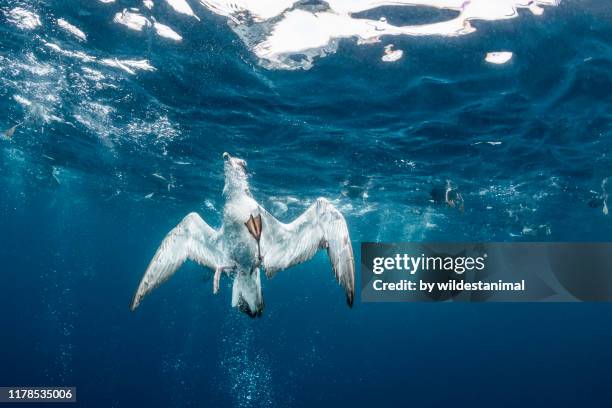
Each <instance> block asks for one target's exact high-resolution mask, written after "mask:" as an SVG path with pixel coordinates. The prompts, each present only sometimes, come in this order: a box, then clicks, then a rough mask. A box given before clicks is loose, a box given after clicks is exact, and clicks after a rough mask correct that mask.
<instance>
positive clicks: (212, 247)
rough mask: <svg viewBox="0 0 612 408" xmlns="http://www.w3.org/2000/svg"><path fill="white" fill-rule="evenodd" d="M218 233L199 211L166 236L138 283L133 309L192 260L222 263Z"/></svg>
mask: <svg viewBox="0 0 612 408" xmlns="http://www.w3.org/2000/svg"><path fill="white" fill-rule="evenodd" d="M219 235H220V234H219V232H218V231H215V230H214V229H212V228H211V227H210V226H209V225H208V224H207V223H206V222H205V221H204V220H203V219H202V218H201V217H200V216H199V215H198V214H196V213H190V214H189V215H187V216H186V217H185V218H183V220H182V221H181V222H180V223H179V224H178V225H177V226H176V227H174V228H173V229H172V231H170V232H169V233H168V235H166V238H164V240H163V241H162V243H161V245H160V247H159V249H158V250H157V252H156V253H155V255H154V256H153V259H152V260H151V263H149V266H148V268H147V270H146V272H145V274H144V276H143V277H142V280H141V281H140V285H138V290H136V294H135V295H134V300H133V302H132V307H131V308H132V310H134V309H136V308H137V307H138V305H139V304H140V302H141V300H142V298H143V297H145V296H146V295H147V294H148V293H149V292H151V291H152V290H153V289H155V288H156V287H158V286H159V285H161V284H162V283H164V282H165V281H167V280H168V279H169V278H170V277H171V276H172V275H174V273H175V272H176V270H177V269H178V268H179V267H180V266H181V265H182V264H183V263H184V262H185V261H186V260H187V259H190V260H192V261H195V262H197V263H199V264H200V265H202V266H206V267H208V268H211V269H216V268H217V267H219V266H220V265H221V264H222V262H223V254H222V252H221V250H220V249H219V248H218V247H217V241H218V238H219Z"/></svg>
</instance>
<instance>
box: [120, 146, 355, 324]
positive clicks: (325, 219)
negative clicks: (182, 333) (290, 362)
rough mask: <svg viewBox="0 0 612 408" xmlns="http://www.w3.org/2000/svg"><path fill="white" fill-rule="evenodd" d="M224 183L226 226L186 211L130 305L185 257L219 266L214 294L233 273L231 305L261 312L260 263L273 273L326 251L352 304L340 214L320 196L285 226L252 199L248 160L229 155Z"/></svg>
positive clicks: (351, 265) (351, 267) (349, 259)
mask: <svg viewBox="0 0 612 408" xmlns="http://www.w3.org/2000/svg"><path fill="white" fill-rule="evenodd" d="M223 160H224V173H225V186H224V187H223V195H224V197H225V206H224V208H223V225H222V226H221V228H220V229H218V230H215V229H213V228H211V227H210V226H209V225H208V224H207V223H206V222H205V221H204V220H203V219H202V218H201V217H200V216H199V215H198V214H197V213H195V212H192V213H190V214H188V215H187V216H186V217H185V218H184V219H183V220H182V221H181V222H180V223H179V224H178V225H177V226H176V227H175V228H174V229H172V231H170V232H169V233H168V235H167V236H166V238H164V240H163V241H162V243H161V245H160V247H159V249H158V250H157V252H156V253H155V255H154V256H153V259H152V260H151V263H150V264H149V266H148V268H147V270H146V272H145V273H144V276H143V277H142V280H141V281H140V285H139V286H138V289H137V290H136V294H135V295H134V300H133V302H132V306H131V309H132V310H134V309H136V308H137V307H138V305H140V302H141V301H142V299H143V298H144V297H145V296H146V295H147V294H149V293H150V292H151V291H152V290H153V289H155V288H157V287H158V286H159V285H161V284H162V283H163V282H165V281H166V280H168V279H169V278H170V277H171V276H172V275H174V273H175V272H176V271H177V270H178V269H179V267H180V266H181V265H182V264H183V263H184V262H185V261H186V260H187V259H190V260H192V261H195V262H197V263H198V264H200V265H202V266H205V267H207V268H210V269H212V270H214V279H213V293H217V292H218V290H219V281H220V279H221V274H222V273H226V274H227V275H228V276H233V278H234V283H233V287H232V306H233V307H238V308H239V309H240V310H241V311H242V312H244V313H246V314H248V315H249V316H251V317H255V316H260V315H261V313H262V311H263V308H264V301H263V296H262V291H261V280H260V269H261V268H263V269H264V271H265V274H266V276H267V277H268V278H271V277H273V276H274V275H275V274H276V273H278V272H280V271H282V270H284V269H287V268H290V267H292V266H294V265H297V264H299V263H302V262H305V261H307V260H309V259H311V258H312V257H313V256H314V255H315V253H316V252H317V251H318V250H319V249H326V250H327V254H328V255H329V260H330V262H331V265H332V269H333V271H334V273H335V276H336V279H337V281H338V282H339V283H340V285H342V287H343V288H344V290H345V293H346V302H347V304H348V305H349V307H351V306H352V305H353V298H354V294H355V260H354V256H353V248H352V246H351V239H350V237H349V232H348V227H347V224H346V221H345V219H344V217H343V216H342V214H341V213H340V212H339V211H338V210H337V209H336V208H335V207H334V206H333V205H332V204H331V203H330V202H329V201H328V200H326V199H325V198H318V199H317V200H316V201H315V202H314V203H313V204H312V205H311V206H310V207H309V208H308V209H307V210H306V211H305V212H304V213H303V214H302V215H300V216H299V217H298V218H297V219H295V221H293V222H291V223H289V224H284V223H282V222H280V221H279V220H277V219H276V218H275V217H274V216H272V215H271V214H270V213H269V212H268V211H266V210H265V209H264V208H263V207H262V206H261V205H260V204H258V203H257V201H255V200H254V199H253V196H252V194H251V192H250V190H249V184H248V179H247V165H246V162H245V161H244V160H242V159H239V158H236V157H232V156H230V155H229V154H228V153H223Z"/></svg>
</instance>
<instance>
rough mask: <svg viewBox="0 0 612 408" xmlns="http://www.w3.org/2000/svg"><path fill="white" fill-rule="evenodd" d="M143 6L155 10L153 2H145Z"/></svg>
mask: <svg viewBox="0 0 612 408" xmlns="http://www.w3.org/2000/svg"><path fill="white" fill-rule="evenodd" d="M142 5H143V6H145V7H146V8H148V9H149V10H151V9H153V0H143V2H142Z"/></svg>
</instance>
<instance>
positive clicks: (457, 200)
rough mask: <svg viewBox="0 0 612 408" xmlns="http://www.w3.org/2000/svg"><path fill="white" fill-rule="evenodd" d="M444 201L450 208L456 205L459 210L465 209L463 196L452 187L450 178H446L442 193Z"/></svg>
mask: <svg viewBox="0 0 612 408" xmlns="http://www.w3.org/2000/svg"><path fill="white" fill-rule="evenodd" d="M444 201H445V202H446V204H447V205H448V206H449V207H451V208H455V207H458V208H459V211H461V212H463V211H465V206H464V201H463V196H462V195H461V193H460V192H459V191H458V190H457V189H456V188H454V187H453V185H452V183H451V181H450V180H446V193H445V194H444Z"/></svg>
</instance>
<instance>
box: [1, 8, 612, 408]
mask: <svg viewBox="0 0 612 408" xmlns="http://www.w3.org/2000/svg"><path fill="white" fill-rule="evenodd" d="M241 1H242V3H241V2H234V3H231V2H227V3H226V2H223V1H221V0H219V1H202V2H199V1H195V0H194V1H191V0H189V1H187V2H184V1H177V0H171V1H162V0H154V1H146V2H139V1H120V0H117V1H94V0H91V1H81V2H79V1H48V0H47V1H8V0H0V129H2V130H3V131H5V130H6V132H3V136H2V137H0V232H1V234H2V238H0V244H1V245H0V256H1V257H2V259H3V262H2V267H1V268H0V269H1V270H2V273H1V274H0V275H1V276H0V287H2V292H1V295H0V306H2V307H3V309H2V310H4V311H5V313H4V315H3V325H4V328H3V329H2V332H3V335H2V339H1V340H0V341H1V342H2V343H3V346H2V350H3V351H2V352H1V353H2V356H3V360H5V361H8V364H5V363H3V366H2V367H0V385H76V386H77V387H79V401H80V403H81V404H82V405H83V406H88V407H90V406H91V407H93V406H101V407H110V406H116V407H128V406H176V407H178V406H231V405H235V406H236V405H237V406H279V407H280V406H313V405H315V404H327V405H341V406H344V405H348V404H351V405H356V406H358V405H360V404H366V403H368V404H373V403H375V402H376V401H380V399H382V400H383V401H386V402H388V403H389V404H392V405H394V406H397V404H399V403H400V402H403V403H405V404H406V405H407V404H408V403H410V404H414V405H415V406H424V405H425V406H440V405H442V404H452V403H457V402H458V401H463V400H464V398H466V397H468V398H470V399H471V400H472V402H471V403H472V404H473V405H479V404H484V406H491V405H490V404H486V403H485V402H486V401H487V399H486V398H493V397H495V396H498V395H500V394H504V395H505V397H504V398H505V399H504V401H506V402H507V403H508V405H516V406H518V405H519V404H521V403H526V402H530V401H531V402H537V403H539V405H550V404H553V405H559V404H570V405H572V404H574V405H575V404H584V403H586V402H593V400H592V399H593V398H594V396H596V395H597V396H604V395H606V396H607V397H608V399H609V397H611V395H610V393H609V391H608V390H607V388H606V387H605V384H604V382H601V381H598V380H597V378H600V377H602V376H605V375H606V374H607V373H606V370H607V369H606V368H605V367H607V366H609V362H610V361H611V360H612V354H611V353H610V352H609V351H608V350H609V347H608V344H609V342H610V339H611V337H612V329H611V328H610V325H609V324H608V323H607V322H608V321H609V314H610V312H612V309H610V307H609V306H608V305H593V304H584V305H529V304H524V305H457V304H447V305H419V304H406V305H372V304H361V303H359V302H357V304H356V306H355V308H354V309H353V310H349V309H348V308H346V306H345V304H344V299H343V295H342V291H341V289H340V288H339V287H337V285H336V284H335V282H334V280H333V275H332V273H331V271H330V270H329V266H328V264H327V262H326V259H325V257H324V256H323V255H318V256H317V257H316V258H315V259H314V260H313V261H311V262H310V263H307V264H303V265H301V266H299V267H296V268H294V269H292V270H291V271H288V272H286V273H284V274H280V275H279V276H278V277H277V278H275V279H274V280H270V281H266V282H264V296H265V300H266V310H265V312H264V317H263V318H261V319H257V320H250V319H248V318H247V317H245V316H243V315H241V314H239V313H238V312H237V311H236V310H233V309H231V307H230V293H231V286H230V282H229V280H224V281H222V288H221V293H220V294H219V295H217V296H213V295H212V281H211V279H210V273H209V271H206V270H203V269H201V268H198V267H196V266H195V265H187V266H185V267H184V268H183V269H182V270H181V271H180V272H179V273H177V275H176V276H175V277H174V278H173V279H172V280H171V281H169V282H168V283H166V284H165V285H164V286H163V287H161V288H160V289H158V290H157V291H156V292H155V293H154V294H152V295H151V296H150V297H149V298H147V300H146V301H145V302H144V303H143V305H142V307H141V308H140V309H139V310H138V311H137V312H136V313H134V314H131V313H130V312H129V309H128V305H129V302H130V300H131V295H132V293H133V290H134V289H135V287H136V285H137V283H138V281H139V279H140V277H141V274H142V272H143V270H144V268H145V267H146V265H147V263H148V261H149V260H150V258H151V256H152V255H153V253H154V251H155V249H156V248H157V245H158V244H159V241H160V240H161V238H162V237H163V236H164V235H165V233H166V232H167V231H168V230H169V229H170V228H172V227H173V226H174V225H175V224H176V223H177V222H178V221H179V220H180V219H181V218H182V217H183V216H184V215H185V214H187V213H188V212H190V211H197V212H199V213H200V214H201V215H202V217H203V218H204V219H206V220H207V222H208V223H209V224H211V225H212V226H214V227H218V226H219V225H220V222H221V215H220V210H221V209H222V207H223V200H222V196H221V191H222V188H223V174H222V159H221V155H222V153H223V152H224V151H228V152H230V153H232V154H234V155H237V156H239V157H242V158H244V159H246V160H247V161H248V165H249V170H250V172H251V179H250V182H251V187H252V190H253V194H254V196H255V198H256V199H257V200H258V201H259V202H260V203H262V204H263V205H264V206H266V207H267V208H268V209H269V210H270V211H271V212H272V213H274V214H275V215H276V216H277V217H278V218H279V219H281V220H283V221H289V220H291V219H292V218H294V217H295V216H297V215H298V214H300V213H301V212H302V211H303V210H304V209H305V208H306V207H307V206H308V205H309V204H311V203H312V202H313V201H314V200H315V199H316V198H317V197H319V196H323V197H327V198H328V199H330V200H331V201H332V202H333V203H334V204H335V205H336V206H337V207H338V208H339V209H340V210H341V212H343V214H344V215H345V217H346V218H347V221H348V224H349V229H350V232H351V237H352V240H353V245H354V246H355V248H356V251H357V252H358V245H359V242H361V241H411V240H413V241H419V240H430V241H433V240H444V241H461V240H490V241H514V240H521V241H559V240H572V241H574V240H577V241H606V240H609V239H610V236H611V233H612V221H611V219H610V216H609V215H607V208H608V202H607V196H608V190H610V189H612V186H609V184H607V178H608V177H609V176H610V175H611V173H612V156H611V155H612V152H611V148H612V126H611V124H610V119H611V113H610V112H612V109H611V108H612V96H611V95H612V41H611V39H612V8H610V7H609V6H608V5H606V2H603V1H601V2H600V1H571V0H570V1H562V2H561V3H559V4H557V2H555V1H539V2H528V1H524V2H521V1H510V0H503V1H502V0H500V1H499V2H494V1H491V2H488V3H487V2H484V3H483V2H482V0H474V1H472V2H455V1H452V0H445V1H439V2H436V1H433V0H431V1H422V2H419V1H415V2H413V3H423V4H424V5H422V6H407V5H402V3H404V2H403V1H397V2H396V3H397V4H399V5H396V6H393V7H391V6H389V5H388V4H387V3H386V2H383V1H380V2H376V1H371V2H366V1H362V0H359V1H357V0H356V1H354V2H344V1H339V0H332V1H330V2H328V3H325V4H323V3H317V2H303V3H299V4H298V3H296V4H293V3H291V2H283V1H279V2H276V3H269V4H274V5H275V7H276V5H285V6H284V7H280V6H278V7H277V8H279V10H280V11H278V10H276V9H275V7H272V9H267V8H265V7H264V8H263V9H261V10H260V9H258V8H256V7H255V6H253V4H255V3H253V2H249V1H246V0H241ZM285 3H286V4H285ZM431 3H435V4H437V5H438V6H440V5H443V7H441V8H436V7H429V6H427V4H429V5H431ZM228 4H230V5H231V4H233V5H234V7H233V8H232V7H231V6H228ZM260 4H264V5H265V4H268V3H266V2H261V3H260ZM483 4H485V5H486V4H488V6H486V7H485V6H483ZM492 4H494V5H495V6H492ZM226 6H227V7H226ZM374 6H380V7H374ZM224 7H225V8H224ZM258 13H259V14H258ZM464 17H465V18H464ZM288 22H289V23H288ZM440 22H447V23H444V24H442V25H440V24H437V23H440ZM304 33H306V34H304ZM344 37H347V38H344ZM304 39H307V40H308V41H306V40H304ZM303 42H304V44H302V43H303ZM305 43H308V44H305ZM390 45H391V47H388V46H390ZM393 51H395V53H394V54H390V53H391V52H393ZM397 51H401V52H397ZM491 52H511V53H512V55H511V59H510V60H509V61H507V62H505V63H503V64H495V63H492V62H487V61H486V60H485V59H486V57H487V54H488V53H491ZM508 55H509V54H508ZM384 57H386V58H384ZM498 62H501V61H498ZM15 125H16V127H14V128H13V126H15ZM447 187H449V188H451V190H452V193H453V194H460V196H461V197H462V199H463V205H462V206H459V205H457V206H455V207H451V206H448V205H447V204H446V203H445V202H444V196H445V190H446V189H447ZM460 207H461V208H460ZM358 284H359V282H358ZM577 373H581V374H580V375H578V374H577ZM574 376H578V377H577V378H574ZM526 377H527V378H526ZM526 379H529V381H526ZM570 387H571V388H574V389H575V388H580V389H584V388H585V387H587V388H589V389H590V390H591V392H589V393H588V395H586V394H582V393H579V392H576V393H572V394H571V395H567V394H566V393H567V391H566V390H567V389H569V388H570ZM483 395H484V396H485V397H486V398H483ZM589 405H591V406H592V405H593V404H589Z"/></svg>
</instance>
